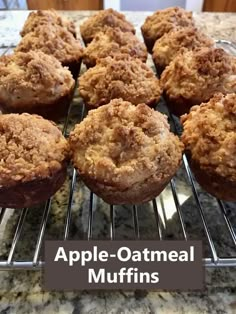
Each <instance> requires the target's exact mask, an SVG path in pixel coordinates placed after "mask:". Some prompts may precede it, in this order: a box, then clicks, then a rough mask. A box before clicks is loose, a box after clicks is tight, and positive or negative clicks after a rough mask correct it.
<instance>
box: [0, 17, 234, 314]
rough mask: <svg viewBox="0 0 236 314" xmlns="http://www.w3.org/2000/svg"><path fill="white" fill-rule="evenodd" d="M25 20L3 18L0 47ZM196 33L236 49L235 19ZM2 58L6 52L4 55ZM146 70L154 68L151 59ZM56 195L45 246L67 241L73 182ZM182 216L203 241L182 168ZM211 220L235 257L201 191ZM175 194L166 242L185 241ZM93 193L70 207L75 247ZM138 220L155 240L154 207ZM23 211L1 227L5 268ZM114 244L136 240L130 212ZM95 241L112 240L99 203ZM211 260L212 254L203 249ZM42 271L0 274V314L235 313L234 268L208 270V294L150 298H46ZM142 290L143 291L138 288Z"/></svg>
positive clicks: (80, 192)
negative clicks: (65, 233) (232, 44)
mask: <svg viewBox="0 0 236 314" xmlns="http://www.w3.org/2000/svg"><path fill="white" fill-rule="evenodd" d="M91 13H92V12H88V11H84V12H82V11H80V12H77V11H74V12H63V14H65V15H67V16H69V17H70V18H71V19H73V20H74V21H75V22H76V25H77V26H78V27H79V24H80V23H81V22H82V21H83V20H84V19H86V18H87V17H88V16H90V15H91ZM149 14H150V12H135V13H134V12H127V14H126V15H127V18H128V19H129V20H130V21H131V22H133V23H134V25H135V26H136V28H137V35H138V36H141V34H140V26H141V24H142V23H143V21H144V19H145V17H146V16H147V15H149ZM27 15H28V12H27V11H11V12H0V47H4V46H9V45H10V46H15V45H16V44H17V42H18V41H19V39H20V37H19V30H20V29H21V28H22V25H23V23H24V20H25V19H26V17H27ZM194 17H195V20H196V23H197V25H198V27H199V28H201V29H203V30H204V31H205V32H206V33H207V34H209V35H211V36H212V37H213V38H215V39H226V40H231V41H235V42H236V14H224V13H220V14H213V13H198V14H194ZM0 50H1V49H0ZM149 64H150V65H152V64H151V61H150V58H149ZM80 111H81V101H80V99H79V97H78V95H76V97H75V99H74V102H73V107H72V111H71V116H70V124H69V128H71V127H73V123H75V121H77V120H78V116H79V113H80ZM70 177H71V173H70V171H69V174H68V179H67V181H66V182H65V184H64V186H63V187H62V189H61V190H60V191H59V192H58V193H57V194H56V195H55V197H54V198H53V202H52V208H51V210H50V214H49V220H48V224H47V229H46V236H45V237H46V238H47V239H62V236H63V227H64V221H65V213H66V208H67V203H68V189H69V179H70ZM175 182H176V186H177V192H178V195H179V199H180V204H181V208H182V212H183V213H184V217H185V224H186V228H187V232H188V234H189V235H190V238H191V239H199V238H203V240H204V233H203V230H202V227H201V224H200V221H199V215H198V213H197V211H196V204H194V198H193V195H192V191H191V188H190V186H189V184H188V180H187V178H186V174H185V172H184V170H183V168H181V169H180V170H179V171H178V173H177V175H176V178H175ZM198 192H199V196H200V200H201V202H202V205H203V208H204V212H205V215H206V219H207V221H208V224H209V228H210V230H211V234H212V237H213V240H214V242H215V245H216V249H217V252H218V253H219V254H222V255H226V256H230V255H232V254H234V255H235V248H234V246H233V245H232V244H231V243H230V241H229V237H228V234H226V229H225V227H224V225H223V224H222V216H221V213H220V211H219V208H218V206H217V203H216V201H215V200H214V199H213V198H211V197H210V196H208V195H206V194H205V193H204V192H203V191H201V190H200V189H199V190H198ZM171 199H172V198H171V191H170V187H167V189H166V190H165V191H164V192H163V193H162V196H161V197H160V198H159V199H158V205H159V206H160V207H162V208H165V210H166V216H165V217H164V218H163V221H164V223H163V235H164V238H166V239H172V238H175V237H177V238H180V239H181V230H180V227H179V223H178V217H177V215H176V213H175V211H174V209H173V208H174V204H173V200H171ZM88 204H89V191H88V190H87V189H86V188H85V187H84V186H83V184H82V183H81V182H80V180H79V179H78V180H77V184H76V188H75V193H74V199H73V204H72V221H71V228H70V239H83V238H85V237H86V231H87V218H88ZM226 206H227V209H228V210H229V212H230V218H231V221H232V223H233V224H234V225H235V226H236V208H235V207H236V204H232V203H231V204H230V203H228V204H226ZM138 215H139V218H140V221H141V223H140V234H141V238H142V239H153V238H156V236H157V231H156V227H155V224H154V222H153V221H154V216H153V212H152V209H151V206H150V204H146V205H144V206H142V207H140V206H139V207H138ZM18 218H19V211H17V210H7V212H6V214H5V216H4V219H3V221H2V224H1V225H0V260H2V259H4V258H6V256H7V253H8V252H9V248H10V245H11V240H12V237H13V235H14V231H15V225H16V222H17V219H18ZM41 218H42V208H41V207H38V208H34V209H30V210H29V211H28V213H27V217H26V220H25V224H24V228H23V231H22V235H21V238H20V241H19V243H18V246H17V250H16V253H15V255H14V259H17V260H25V259H27V258H28V259H30V258H31V259H32V254H33V248H34V247H35V242H36V239H37V232H38V229H39V224H40V220H41ZM115 224H116V238H117V239H133V238H134V230H133V222H132V211H131V208H130V207H129V206H122V207H121V206H118V207H117V208H116V220H115ZM93 237H94V238H95V239H109V207H108V206H106V204H104V203H103V202H101V200H99V199H97V198H96V197H95V199H94V227H93ZM204 253H205V254H206V255H208V254H209V252H208V249H207V247H206V248H205V249H204ZM42 277H43V275H42V272H41V271H25V270H18V271H0V282H1V288H0V314H1V313H2V314H8V313H17V314H18V313H24V314H33V313H48V314H51V313H58V314H60V313H73V314H79V313H81V314H82V313H91V314H100V313H101V314H104V313H120V314H121V313H124V314H126V313H127V314H131V313H140V314H141V313H143V314H148V313H152V314H153V313H156V314H162V313H168V314H174V313H186V314H187V313H192V314H197V313H201V314H203V313H211V314H212V313H218V314H223V313H227V314H228V313H232V314H233V313H236V294H235V291H236V288H235V287H236V268H224V269H213V268H211V269H209V268H208V269H206V284H205V289H204V290H203V291H200V292H182V293H180V292H147V291H142V290H140V291H135V292H127V291H102V292H97V291H81V292H78V291H74V292H46V291H43V289H42ZM140 288H141V287H140Z"/></svg>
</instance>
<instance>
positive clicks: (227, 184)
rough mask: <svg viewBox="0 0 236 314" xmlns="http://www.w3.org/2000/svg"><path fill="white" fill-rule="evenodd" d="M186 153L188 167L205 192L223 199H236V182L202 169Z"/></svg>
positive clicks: (231, 200)
mask: <svg viewBox="0 0 236 314" xmlns="http://www.w3.org/2000/svg"><path fill="white" fill-rule="evenodd" d="M187 155H188V160H189V164H190V168H191V170H192V172H193V174H194V176H195V178H196V180H197V182H198V183H199V184H200V185H201V187H202V188H203V189H204V190H205V191H206V192H208V193H209V194H211V195H213V196H215V197H216V198H219V199H222V200H224V201H228V202H235V201H236V182H233V181H230V180H228V179H227V178H225V177H223V176H220V175H219V174H217V173H215V172H214V171H212V172H207V171H206V170H203V169H202V168H201V166H200V164H199V163H198V162H196V161H194V160H193V159H192V158H191V156H190V154H187Z"/></svg>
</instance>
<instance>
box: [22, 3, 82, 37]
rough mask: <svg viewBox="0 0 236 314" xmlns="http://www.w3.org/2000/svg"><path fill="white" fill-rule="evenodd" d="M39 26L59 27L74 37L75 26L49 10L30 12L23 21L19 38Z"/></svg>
mask: <svg viewBox="0 0 236 314" xmlns="http://www.w3.org/2000/svg"><path fill="white" fill-rule="evenodd" d="M39 25H47V26H49V27H50V25H59V26H62V27H64V28H65V29H66V30H68V31H69V32H70V33H71V34H73V36H74V37H76V30H75V24H74V23H73V22H71V21H69V20H67V19H65V18H62V17H61V16H60V15H59V14H57V12H56V11H55V10H53V9H51V10H38V11H34V12H30V14H29V15H28V17H27V20H26V21H25V24H24V26H23V29H22V31H21V32H20V34H21V36H22V37H24V36H25V35H26V34H28V33H30V32H32V31H34V30H35V28H36V27H38V26H39Z"/></svg>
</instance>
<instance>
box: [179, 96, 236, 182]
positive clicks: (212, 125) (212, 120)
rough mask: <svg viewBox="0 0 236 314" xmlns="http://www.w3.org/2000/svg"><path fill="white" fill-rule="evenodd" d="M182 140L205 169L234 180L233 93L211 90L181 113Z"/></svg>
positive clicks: (235, 110) (235, 126)
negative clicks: (211, 93) (205, 100)
mask: <svg viewBox="0 0 236 314" xmlns="http://www.w3.org/2000/svg"><path fill="white" fill-rule="evenodd" d="M181 121H182V123H183V126H184V132H183V135H182V141H183V142H184V144H185V147H186V150H188V151H190V152H191V156H192V158H193V159H194V160H195V161H197V162H198V164H200V167H201V168H203V169H206V170H207V171H211V170H212V171H214V172H216V173H217V174H218V175H220V176H223V177H227V178H229V179H230V180H234V181H235V180H236V158H235V156H236V94H228V95H226V96H224V95H223V94H221V93H218V94H215V96H214V97H213V98H211V99H210V101H209V102H208V103H203V104H201V105H200V106H194V107H192V109H191V111H190V113H189V114H188V115H184V116H182V117H181Z"/></svg>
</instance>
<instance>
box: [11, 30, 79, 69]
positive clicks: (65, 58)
mask: <svg viewBox="0 0 236 314" xmlns="http://www.w3.org/2000/svg"><path fill="white" fill-rule="evenodd" d="M30 50H41V51H43V52H44V53H46V54H49V55H53V56H54V57H55V58H56V59H58V60H59V61H61V62H62V63H67V62H73V61H78V60H80V59H81V58H82V53H83V49H82V46H81V44H80V42H79V40H77V39H75V38H74V37H73V35H72V34H71V33H70V32H68V31H67V30H66V29H65V28H63V27H61V26H58V25H41V26H38V27H37V28H35V30H34V31H33V32H30V33H28V34H26V35H25V36H24V37H23V38H22V39H21V41H20V43H19V44H18V46H17V47H16V49H15V51H22V52H28V51H30Z"/></svg>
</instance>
